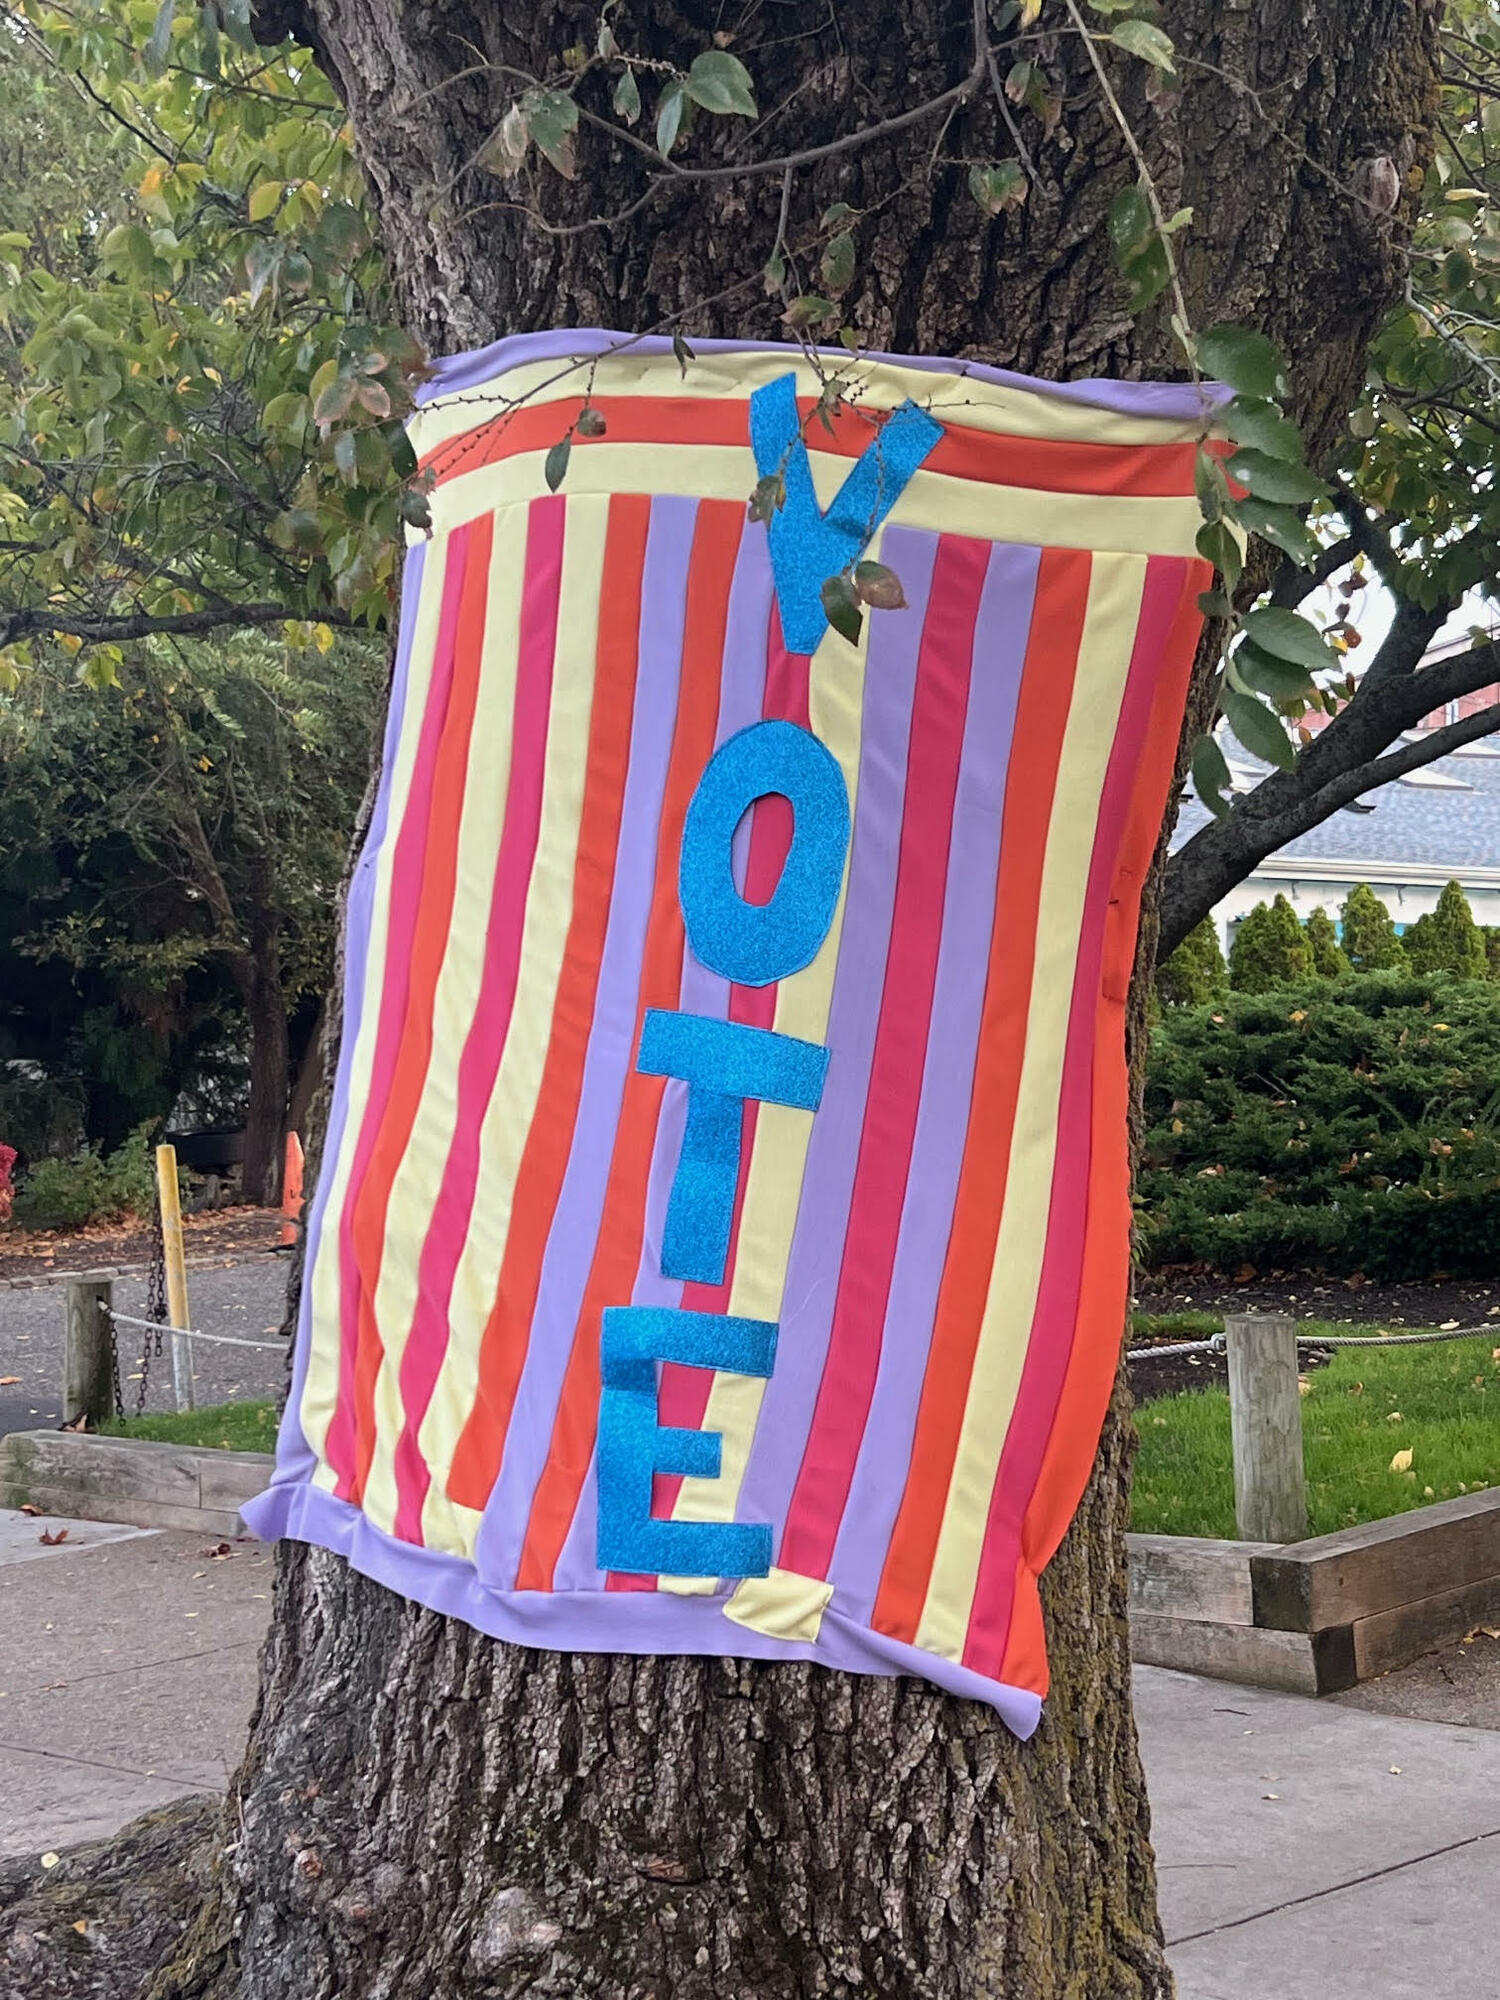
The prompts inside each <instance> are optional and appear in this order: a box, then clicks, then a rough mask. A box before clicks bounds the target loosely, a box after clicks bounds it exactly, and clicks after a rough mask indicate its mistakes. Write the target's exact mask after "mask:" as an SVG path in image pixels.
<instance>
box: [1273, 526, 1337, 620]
mask: <svg viewBox="0 0 1500 2000" xmlns="http://www.w3.org/2000/svg"><path fill="white" fill-rule="evenodd" d="M1355 553H1356V549H1355V545H1354V537H1353V536H1352V535H1346V536H1345V537H1344V539H1343V541H1341V542H1334V543H1333V544H1332V546H1331V547H1329V548H1326V549H1324V550H1323V551H1322V553H1321V554H1320V555H1319V557H1318V559H1317V561H1316V562H1315V563H1313V565H1312V566H1311V568H1310V569H1299V567H1298V566H1297V564H1296V563H1294V562H1293V561H1292V560H1291V558H1290V557H1289V556H1287V557H1283V558H1282V562H1281V568H1280V570H1279V571H1278V572H1277V576H1276V582H1275V584H1274V586H1273V587H1272V590H1271V597H1270V602H1271V603H1272V604H1274V605H1277V606H1279V608H1280V609H1281V610H1283V611H1295V610H1296V609H1297V607H1298V605H1299V604H1303V603H1305V602H1306V600H1307V599H1308V598H1309V597H1311V596H1312V594H1313V592H1314V591H1315V590H1318V589H1320V588H1321V587H1322V585H1323V584H1325V583H1327V581H1328V579H1329V578H1330V577H1331V576H1332V575H1333V573H1334V571H1335V570H1336V569H1342V568H1343V566H1344V564H1345V563H1346V562H1348V560H1349V558H1350V556H1351V555H1353V554H1355Z"/></svg>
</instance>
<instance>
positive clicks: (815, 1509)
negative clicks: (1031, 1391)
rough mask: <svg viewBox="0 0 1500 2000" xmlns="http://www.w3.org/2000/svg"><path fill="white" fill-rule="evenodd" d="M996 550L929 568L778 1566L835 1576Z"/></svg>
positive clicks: (952, 555)
mask: <svg viewBox="0 0 1500 2000" xmlns="http://www.w3.org/2000/svg"><path fill="white" fill-rule="evenodd" d="M989 557H990V545H989V543H988V542H976V541H969V540H966V539H964V538H961V537H959V536H957V535H945V536H943V538H942V539H941V541H940V542H939V544H938V551H937V559H936V562H935V564H934V567H933V577H932V592H931V596H930V598H929V600H928V610H927V620H926V623H925V625H924V626H923V630H922V650H921V654H920V657H919V659H918V662H917V688H916V699H915V702H914V705H913V712H912V728H911V740H910V747H909V749H908V753H907V766H906V793H905V801H906V803H905V808H904V811H903V815H902V826H901V849H900V856H899V859H898V862H897V873H896V899H895V905H894V908H893V912H892V918H891V937H890V948H889V951H888V954H887V958H886V965H885V980H884V989H883V992H882V995H881V1003H880V1021H879V1025H878V1027H877V1028H876V1033H875V1051H874V1055H873V1058H872V1061H871V1068H870V1088H869V1095H868V1097H867V1099H866V1108H865V1122H864V1128H863V1131H862V1132H861V1134H860V1143H859V1157H858V1161H857V1164H856V1166H855V1173H854V1193H853V1197H852V1200H851V1202H850V1210H849V1227H848V1233H847V1235H846V1237H845V1239H844V1256H843V1263H842V1265H841V1267H840V1270H839V1284H838V1294H837V1297H836V1299H835V1302H834V1309H833V1326H832V1330H831V1332H830V1334H829V1341H828V1355H827V1359H826V1361H825V1363H824V1367H823V1376H822V1380H821V1381H820V1383H819V1385H818V1397H817V1402H816V1404H815V1406H814V1409H813V1418H812V1424H811V1427H810V1429H809V1432H808V1438H807V1444H806V1447H805V1449H804V1451H803V1455H802V1465H801V1469H800V1471H799V1472H798V1475H797V1484H796V1486H795V1488H794V1490H793V1493H792V1501H791V1506H790V1508H789V1509H788V1512H787V1521H786V1527H785V1530H784V1532H783V1535H782V1541H781V1554H780V1557H779V1561H780V1565H781V1567H782V1568H783V1569H789V1570H792V1571H794V1572H795V1573H796V1574H797V1575H799V1576H817V1577H824V1576H826V1575H827V1574H828V1569H829V1565H830V1564H831V1563H832V1561H833V1551H834V1544H835V1543H836V1541H837V1539H838V1532H839V1526H840V1524H841V1522H842V1520H843V1517H844V1508H845V1505H846V1504H847V1502H848V1498H849V1488H850V1485H851V1483H852V1481H853V1478H854V1468H855V1465H856V1463H857V1461H858V1458H859V1448H860V1442H861V1440H862V1439H863V1437H864V1430H865V1422H866V1419H867V1418H868V1416H869V1412H870V1400H871V1397H872V1396H873V1395H874V1392H875V1378H876V1374H877V1372H878V1369H879V1365H880V1350H881V1342H882V1329H883V1327H884V1324H885V1317H886V1304H887V1301H888V1299H889V1296H890V1289H891V1273H892V1270H893V1269H894V1266H895V1261H896V1244H897V1239H898V1237H899V1235H900V1231H901V1211H902V1207H903V1205H904V1203H905V1200H906V1179H907V1174H908V1171H909V1169H910V1164H911V1151H912V1144H913V1141H914V1139H915V1136H916V1129H917V1112H918V1109H919V1108H920V1105H921V1101H922V1076H923V1065H924V1058H925V1053H926V1048H927V1037H928V1030H929V1028H930V1025H931V1020H932V995H933V989H934V986H935V984H936V981H937V967H938V950H939V946H940V944H941V942H942V929H943V907H944V900H945V896H946V892H947V883H948V853H949V846H950V841H951V835H952V825H953V801H954V797H955V795H956V793H957V790H958V768H959V762H960V759H961V757H962V754H963V738H964V722H965V719H966V717H967V714H968V702H969V672H970V667H971V663H972V661H973V656H974V631H975V626H976V624H977V622H978V618H979V603H980V598H981V595H982V593H983V590H984V579H985V573H986V570H987V568H988V565H989ZM874 615H875V616H877V617H880V616H883V615H886V614H883V613H879V612H877V613H875V614H874Z"/></svg>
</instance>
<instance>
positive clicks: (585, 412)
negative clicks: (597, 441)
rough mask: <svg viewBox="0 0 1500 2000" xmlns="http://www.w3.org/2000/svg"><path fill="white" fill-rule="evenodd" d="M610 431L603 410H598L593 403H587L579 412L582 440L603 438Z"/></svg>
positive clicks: (579, 433)
mask: <svg viewBox="0 0 1500 2000" xmlns="http://www.w3.org/2000/svg"><path fill="white" fill-rule="evenodd" d="M608 429H609V425H608V423H607V422H606V421H605V416H604V412H603V410H596V409H595V408H594V406H593V404H592V403H585V404H584V406H583V408H582V409H581V410H580V411H579V412H578V435H579V436H580V437H581V438H602V437H603V436H604V435H605V434H606V432H607V431H608Z"/></svg>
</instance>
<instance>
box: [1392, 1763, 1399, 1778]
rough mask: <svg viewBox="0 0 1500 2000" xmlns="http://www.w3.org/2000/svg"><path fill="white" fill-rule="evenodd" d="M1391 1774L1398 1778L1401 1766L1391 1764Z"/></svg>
mask: <svg viewBox="0 0 1500 2000" xmlns="http://www.w3.org/2000/svg"><path fill="white" fill-rule="evenodd" d="M1391 1776H1392V1777H1393V1778H1399V1777H1400V1776H1401V1766H1400V1765H1399V1764H1392V1766H1391Z"/></svg>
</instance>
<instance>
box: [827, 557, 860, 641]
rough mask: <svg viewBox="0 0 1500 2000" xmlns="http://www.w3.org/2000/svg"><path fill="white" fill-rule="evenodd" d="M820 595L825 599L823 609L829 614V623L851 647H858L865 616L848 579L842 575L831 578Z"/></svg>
mask: <svg viewBox="0 0 1500 2000" xmlns="http://www.w3.org/2000/svg"><path fill="white" fill-rule="evenodd" d="M819 595H820V596H821V597H822V599H823V609H824V611H826V612H827V614H828V622H829V624H830V625H831V626H832V627H833V629H834V631H835V632H837V633H838V634H839V636H840V638H843V639H847V640H848V641H849V644H850V645H851V646H857V645H858V644H859V635H860V632H861V630H862V629H863V626H864V616H863V614H862V612H861V611H860V608H859V601H858V599H857V598H856V597H855V595H854V587H853V585H852V584H851V583H850V581H849V579H848V577H847V576H844V575H843V574H842V573H840V574H839V575H838V576H831V577H829V579H828V581H827V582H826V583H825V584H824V585H823V588H822V590H821V592H820V593H819Z"/></svg>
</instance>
